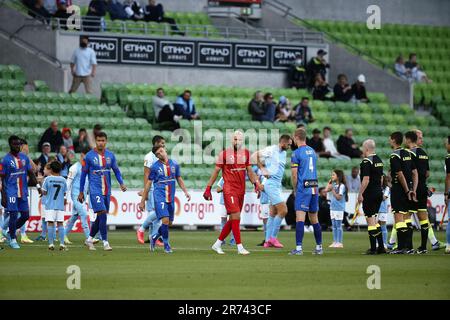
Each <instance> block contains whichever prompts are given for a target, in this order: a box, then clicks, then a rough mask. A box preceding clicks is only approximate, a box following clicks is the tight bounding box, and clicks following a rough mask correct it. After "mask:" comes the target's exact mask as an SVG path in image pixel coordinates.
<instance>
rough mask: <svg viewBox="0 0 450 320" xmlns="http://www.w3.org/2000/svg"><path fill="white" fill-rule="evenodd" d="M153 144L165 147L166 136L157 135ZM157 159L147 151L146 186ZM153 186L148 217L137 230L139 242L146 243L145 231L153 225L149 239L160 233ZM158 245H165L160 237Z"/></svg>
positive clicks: (149, 193)
mask: <svg viewBox="0 0 450 320" xmlns="http://www.w3.org/2000/svg"><path fill="white" fill-rule="evenodd" d="M152 145H153V147H163V148H164V147H165V145H166V141H165V140H164V138H163V137H162V136H159V135H156V136H154V137H153V139H152ZM156 161H158V158H156V156H155V155H154V154H153V152H152V151H150V152H149V153H147V154H146V155H145V158H144V188H145V185H146V184H147V181H148V177H149V175H150V168H151V167H152V165H153V164H154V163H155V162H156ZM153 188H154V186H152V187H151V189H150V190H149V192H148V197H147V218H146V219H145V221H144V223H143V224H142V225H141V226H140V227H139V229H138V230H137V232H136V236H137V240H138V242H139V243H142V244H144V243H145V240H144V231H145V230H146V229H149V228H150V226H151V229H150V234H149V239H151V237H152V236H154V235H155V234H157V233H158V230H159V227H160V226H161V220H159V219H158V217H157V216H156V212H155V203H154V200H153ZM139 195H140V196H142V193H139ZM156 245H157V246H159V247H161V246H163V243H162V242H161V241H160V240H159V239H158V240H156Z"/></svg>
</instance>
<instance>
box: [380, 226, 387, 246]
mask: <svg viewBox="0 0 450 320" xmlns="http://www.w3.org/2000/svg"><path fill="white" fill-rule="evenodd" d="M380 228H381V236H382V237H383V243H384V245H386V246H387V238H388V232H387V227H386V225H385V224H382V225H380Z"/></svg>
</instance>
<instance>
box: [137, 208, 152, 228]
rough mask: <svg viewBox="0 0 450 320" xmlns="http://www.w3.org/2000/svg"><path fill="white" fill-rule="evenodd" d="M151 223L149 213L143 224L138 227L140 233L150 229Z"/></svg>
mask: <svg viewBox="0 0 450 320" xmlns="http://www.w3.org/2000/svg"><path fill="white" fill-rule="evenodd" d="M152 222H153V219H152V216H151V213H150V212H149V213H148V215H147V218H145V220H144V223H143V224H142V225H141V226H140V227H139V231H140V232H144V231H145V230H147V229H148V228H150V224H151V223H152Z"/></svg>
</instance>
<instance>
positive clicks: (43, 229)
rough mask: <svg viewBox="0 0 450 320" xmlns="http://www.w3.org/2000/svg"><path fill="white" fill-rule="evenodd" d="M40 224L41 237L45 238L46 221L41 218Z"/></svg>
mask: <svg viewBox="0 0 450 320" xmlns="http://www.w3.org/2000/svg"><path fill="white" fill-rule="evenodd" d="M41 226H42V231H41V237H43V238H45V237H46V236H47V222H46V221H45V218H42V219H41Z"/></svg>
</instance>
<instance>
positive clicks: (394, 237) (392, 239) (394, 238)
mask: <svg viewBox="0 0 450 320" xmlns="http://www.w3.org/2000/svg"><path fill="white" fill-rule="evenodd" d="M396 242H397V225H396V224H395V225H394V226H393V227H392V231H391V237H390V238H389V243H390V244H394V243H396Z"/></svg>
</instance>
